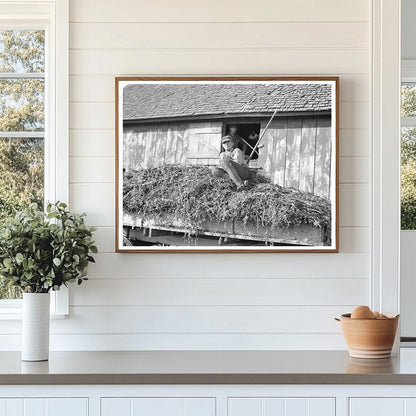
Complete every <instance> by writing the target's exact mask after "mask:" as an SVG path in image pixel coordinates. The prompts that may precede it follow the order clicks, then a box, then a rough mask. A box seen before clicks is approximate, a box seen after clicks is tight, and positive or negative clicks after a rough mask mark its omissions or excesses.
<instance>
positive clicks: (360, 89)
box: [70, 74, 369, 102]
mask: <svg viewBox="0 0 416 416" xmlns="http://www.w3.org/2000/svg"><path fill="white" fill-rule="evenodd" d="M246 75H250V74H246ZM270 75H275V76H277V75H279V74H270ZM114 86H115V77H114V76H113V75H72V76H71V77H70V100H71V101H94V102H100V101H111V102H114V94H115V92H114V91H115V88H114ZM339 88H340V93H339V98H340V100H341V101H363V102H368V97H369V90H368V76H367V75H354V74H345V75H343V76H342V77H341V79H340V83H339Z"/></svg>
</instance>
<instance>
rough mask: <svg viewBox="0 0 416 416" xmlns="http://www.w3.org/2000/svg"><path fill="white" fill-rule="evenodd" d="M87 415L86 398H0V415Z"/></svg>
mask: <svg viewBox="0 0 416 416" xmlns="http://www.w3.org/2000/svg"><path fill="white" fill-rule="evenodd" d="M74 415H77V416H88V399H87V398H63V397H62V398H49V399H48V398H36V399H23V398H22V399H20V398H18V399H6V398H4V399H0V416H74Z"/></svg>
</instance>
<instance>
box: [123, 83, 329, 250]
mask: <svg viewBox="0 0 416 416" xmlns="http://www.w3.org/2000/svg"><path fill="white" fill-rule="evenodd" d="M333 100H334V96H333V89H332V85H331V84H330V83H324V82H311V83H307V82H279V83H276V82H271V83H267V82H263V83H260V82H258V83H247V82H241V83H237V82H223V83H215V82H205V83H204V82H196V83H193V82H179V83H169V82H161V83H140V82H138V83H134V82H133V83H129V84H127V85H126V86H124V88H123V102H122V114H123V132H122V169H123V172H124V179H123V195H124V202H123V207H124V212H123V216H124V226H125V234H126V236H127V235H128V237H129V238H128V240H129V241H130V243H131V242H133V243H135V244H136V243H137V242H138V241H141V242H142V243H146V244H166V245H176V244H178V243H179V244H180V245H187V244H190V245H201V244H202V245H212V244H221V245H224V244H226V245H227V244H228V245H233V244H237V245H241V244H242V245H245V244H250V245H251V244H266V245H301V246H325V245H330V244H331V232H330V231H331V210H332V207H331V200H330V198H331V186H334V181H333V180H332V178H331V175H332V174H333V172H334V166H332V164H333V157H332V156H333V155H332V152H334V151H335V149H334V137H333V136H334V135H333V129H332V127H333V126H332V123H333V114H332V108H333V104H334V103H333ZM225 135H231V136H232V137H233V138H234V139H235V142H236V145H237V146H238V147H239V148H240V149H241V151H242V152H243V154H244V157H245V163H247V166H248V167H249V168H250V171H251V172H252V176H251V178H250V181H249V182H250V184H251V186H249V187H248V189H246V190H244V192H241V193H237V192H235V189H233V188H232V183H231V182H229V181H228V184H227V185H229V186H228V189H227V192H228V194H227V195H228V197H227V200H223V201H222V205H221V207H219V208H218V207H217V209H214V207H211V206H207V207H206V208H207V211H208V213H204V212H203V208H204V207H199V206H194V207H193V210H197V211H198V212H199V211H201V212H200V213H199V214H200V218H192V215H191V216H190V215H189V214H188V215H185V217H184V216H183V215H179V214H180V213H179V211H178V208H177V207H174V206H171V204H170V203H169V200H170V199H171V202H172V201H173V199H175V198H176V199H177V198H178V196H175V195H174V194H175V189H176V188H175V187H179V188H180V187H181V186H183V187H184V189H182V188H180V189H177V191H178V193H182V194H186V193H187V192H189V190H190V189H191V188H192V186H193V185H194V182H195V181H197V182H198V184H199V185H201V183H200V182H201V181H202V179H203V178H205V182H206V184H211V182H212V181H213V180H214V179H215V178H211V177H210V175H209V168H210V167H211V166H217V165H218V158H219V155H220V153H221V151H222V150H223V149H222V146H221V139H222V137H224V136H225ZM178 169H179V171H178ZM179 172H180V173H179ZM165 174H166V175H165ZM137 175H140V178H137ZM146 175H150V178H152V177H156V176H157V177H158V184H159V185H160V186H162V183H163V180H164V179H166V180H168V181H170V182H169V186H167V187H166V186H165V187H163V186H162V187H163V192H164V195H163V196H160V198H161V199H165V200H166V201H164V202H163V203H162V204H161V205H162V207H153V210H152V211H151V210H150V206H151V205H152V203H150V201H147V202H146V204H148V205H149V207H147V208H146V209H144V211H143V210H142V208H143V207H144V205H146V204H145V203H144V201H138V200H137V198H138V194H140V192H139V191H138V186H139V185H138V184H141V189H142V191H143V188H144V187H145V186H143V185H144V182H143V181H144V179H143V176H146ZM186 175H188V176H189V177H188V178H187V177H186ZM165 176H166V178H165ZM178 176H180V177H181V178H182V180H183V182H184V183H183V184H181V185H179V183H176V182H175V183H174V182H173V179H172V178H177V177H178ZM148 179H149V178H148ZM177 180H178V181H179V182H180V180H179V179H177ZM216 180H217V179H216ZM217 181H218V180H217ZM219 182H221V183H220V184H218V186H217V185H215V184H212V187H213V188H214V189H215V190H216V189H217V188H221V186H224V184H223V182H224V181H219ZM155 185H156V184H155ZM185 187H187V189H185ZM207 188H209V186H208V185H207ZM262 190H263V192H261V191H262ZM157 191H158V189H157V187H156V186H154V187H153V188H152V189H150V190H149V193H148V194H143V195H141V198H143V199H145V198H149V199H154V198H156V199H157V200H158V201H159V199H160V198H159V196H157V194H158V192H157ZM277 191H278V192H279V193H280V194H281V195H285V198H284V199H285V200H286V201H289V202H288V204H289V205H292V206H294V207H295V208H296V209H295V211H296V212H290V213H289V212H287V210H288V209H289V208H288V207H287V206H285V207H284V209H283V207H282V206H281V205H279V204H277V205H276V201H275V200H274V198H273V197H272V196H271V195H272V194H273V195H274V193H275V192H277ZM251 194H252V195H251ZM289 194H290V198H289V196H288V195H289ZM242 195H244V196H246V197H247V201H240V202H241V203H244V204H247V203H248V199H250V209H251V210H252V211H256V212H252V213H244V216H243V214H242V213H241V212H240V213H236V214H238V215H239V216H240V218H234V219H232V218H231V217H230V215H225V213H224V212H222V207H223V206H225V205H226V206H227V207H228V208H227V209H228V211H230V204H234V205H235V204H237V202H236V201H234V199H235V198H237V199H241V198H242ZM250 195H251V196H250ZM253 195H255V197H254V200H253ZM201 196H202V195H200V196H199V197H198V199H199V200H200V199H201ZM211 196H212V197H215V198H216V199H217V200H218V198H219V200H222V195H221V196H220V195H216V194H215V192H214V194H213V195H211ZM171 197H172V198H171ZM182 197H183V195H182ZM268 197H270V200H268ZM191 199H192V198H191ZM191 199H189V198H188V201H182V202H181V203H185V205H186V203H190V201H191ZM202 199H203V198H202ZM258 200H261V201H263V205H264V206H260V205H259V203H258ZM159 203H161V201H159ZM273 204H274V205H275V206H276V210H278V211H279V212H274V213H273V215H274V217H273V218H271V219H267V218H266V217H267V215H266V214H265V213H264V212H263V211H268V212H270V211H271V210H272V211H273V209H272V207H271V206H270V205H273ZM237 205H238V204H237ZM283 205H284V204H283ZM302 205H303V206H304V208H305V210H308V209H309V211H310V212H298V211H299V209H300V206H302ZM235 206H236V205H235ZM307 207H308V208H307ZM246 209H247V207H246ZM292 209H293V208H292ZM211 210H212V211H214V212H216V214H214V215H211V216H210V215H209V212H210V211H211ZM262 210H263V211H262ZM217 211H220V212H221V215H222V216H221V215H218V212H217ZM237 211H241V207H240V208H238V210H237ZM283 211H284V212H285V215H283V214H282V212H283ZM282 215H283V216H284V218H281V217H282ZM318 217H320V219H319V218H318ZM199 219H202V220H201V221H199ZM323 219H324V221H323ZM192 236H193V237H194V238H191V237H192ZM178 239H181V240H178Z"/></svg>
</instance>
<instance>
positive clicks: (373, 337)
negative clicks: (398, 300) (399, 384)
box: [340, 313, 399, 358]
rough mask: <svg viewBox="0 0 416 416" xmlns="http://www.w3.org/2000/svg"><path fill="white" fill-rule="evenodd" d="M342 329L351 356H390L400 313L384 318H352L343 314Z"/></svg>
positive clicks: (347, 314) (348, 314)
mask: <svg viewBox="0 0 416 416" xmlns="http://www.w3.org/2000/svg"><path fill="white" fill-rule="evenodd" d="M340 321H341V329H342V333H343V334H344V338H345V341H346V342H347V345H348V350H349V353H350V356H351V357H355V358H388V357H390V356H391V349H392V348H393V344H394V339H395V337H396V331H397V327H398V323H399V315H395V316H391V317H388V318H382V319H352V318H351V314H350V313H346V314H344V315H341V320H340Z"/></svg>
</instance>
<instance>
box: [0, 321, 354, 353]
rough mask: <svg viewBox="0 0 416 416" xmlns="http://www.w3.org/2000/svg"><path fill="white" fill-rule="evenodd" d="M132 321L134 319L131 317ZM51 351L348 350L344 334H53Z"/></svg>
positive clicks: (3, 344) (4, 343) (1, 347)
mask: <svg viewBox="0 0 416 416" xmlns="http://www.w3.org/2000/svg"><path fill="white" fill-rule="evenodd" d="M130 319H132V318H131V317H130ZM50 345H51V350H56V351H59V350H61V351H62V350H63V351H84V350H86V351H88V350H89V351H99V350H114V351H117V350H136V351H137V350H139V351H140V350H141V351H149V350H210V349H214V350H218V349H221V350H238V349H242V348H244V349H247V350H279V349H282V350H317V349H318V350H322V349H323V348H325V349H328V350H345V348H346V346H345V340H344V337H343V336H342V334H341V333H333V334H328V333H325V334H324V333H318V334H311V333H293V332H291V333H279V334H253V333H248V334H215V335H214V334H212V333H208V334H192V333H189V334H183V333H180V334H169V333H164V334H154V333H152V334H149V333H147V334H135V333H129V334H109V333H106V334H79V333H76V332H74V333H71V334H57V335H55V334H51V337H50ZM20 348H21V336H20V334H14V335H9V334H7V335H2V334H0V351H9V350H19V349H20Z"/></svg>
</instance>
